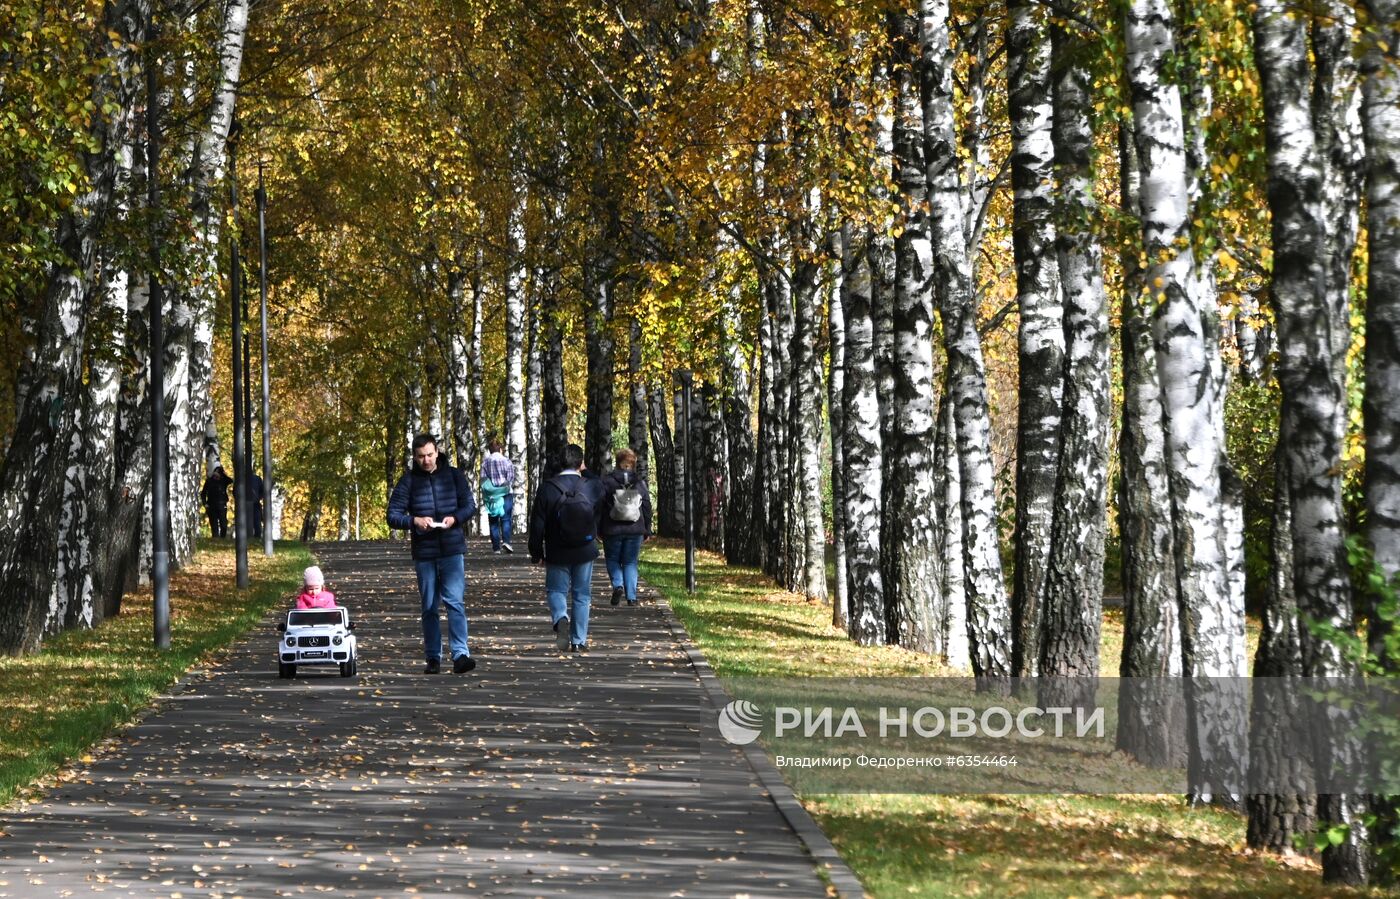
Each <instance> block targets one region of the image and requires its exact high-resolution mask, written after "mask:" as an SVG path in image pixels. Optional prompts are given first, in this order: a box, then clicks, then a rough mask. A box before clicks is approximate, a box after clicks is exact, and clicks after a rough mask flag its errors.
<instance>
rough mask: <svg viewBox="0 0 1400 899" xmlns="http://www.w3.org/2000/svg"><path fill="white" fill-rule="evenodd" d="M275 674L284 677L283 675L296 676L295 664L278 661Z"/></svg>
mask: <svg viewBox="0 0 1400 899" xmlns="http://www.w3.org/2000/svg"><path fill="white" fill-rule="evenodd" d="M277 676H278V677H284V678H285V677H296V676H297V666H295V665H288V664H287V663H286V662H278V663H277Z"/></svg>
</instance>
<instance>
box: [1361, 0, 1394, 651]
mask: <svg viewBox="0 0 1400 899" xmlns="http://www.w3.org/2000/svg"><path fill="white" fill-rule="evenodd" d="M1370 13H1371V16H1372V17H1373V19H1374V23H1375V24H1374V27H1375V30H1376V32H1377V33H1376V36H1375V38H1374V44H1373V45H1372V46H1371V47H1370V48H1369V50H1368V52H1367V54H1366V58H1365V62H1364V65H1365V70H1366V71H1365V81H1364V102H1363V104H1362V108H1361V112H1362V117H1361V121H1362V124H1363V125H1364V126H1365V139H1366V152H1367V163H1368V165H1367V177H1366V230H1367V236H1368V240H1369V242H1370V249H1369V252H1368V254H1367V259H1368V268H1367V273H1366V274H1367V280H1366V396H1365V426H1366V487H1365V491H1364V492H1365V494H1366V537H1367V540H1368V541H1369V543H1370V545H1371V550H1372V552H1373V553H1374V554H1375V560H1376V565H1377V567H1378V568H1379V569H1380V571H1381V572H1382V573H1383V574H1384V575H1385V576H1387V577H1390V578H1393V577H1395V575H1396V574H1397V573H1400V406H1397V399H1396V398H1397V397H1400V53H1397V49H1396V48H1397V47H1400V5H1397V4H1396V3H1395V2H1394V0H1390V2H1385V0H1376V2H1373V3H1372V4H1371V6H1370ZM1376 611H1377V610H1376V609H1370V610H1369V613H1370V617H1369V632H1370V639H1371V646H1372V649H1373V651H1374V652H1376V654H1377V656H1378V657H1379V658H1381V659H1383V660H1385V662H1386V663H1387V664H1389V665H1395V664H1396V663H1397V662H1400V660H1397V659H1388V658H1386V653H1385V652H1384V651H1383V649H1382V644H1383V641H1384V637H1385V635H1386V634H1387V633H1388V632H1389V630H1390V628H1392V627H1393V624H1388V623H1386V622H1384V621H1383V620H1381V619H1380V618H1379V616H1378V615H1377V614H1376Z"/></svg>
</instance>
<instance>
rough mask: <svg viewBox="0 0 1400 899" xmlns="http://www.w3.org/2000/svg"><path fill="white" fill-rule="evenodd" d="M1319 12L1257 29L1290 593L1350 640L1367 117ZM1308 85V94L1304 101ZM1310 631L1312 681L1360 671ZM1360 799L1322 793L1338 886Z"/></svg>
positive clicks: (1333, 20)
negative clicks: (1359, 198) (1351, 280)
mask: <svg viewBox="0 0 1400 899" xmlns="http://www.w3.org/2000/svg"><path fill="white" fill-rule="evenodd" d="M1323 12H1324V13H1325V15H1322V16H1320V18H1319V20H1318V21H1315V22H1314V23H1313V26H1312V46H1311V53H1309V45H1308V38H1307V31H1306V28H1305V23H1304V22H1302V21H1301V20H1300V18H1299V17H1298V16H1297V15H1296V13H1294V12H1293V11H1291V10H1286V9H1284V8H1283V7H1282V6H1281V5H1280V4H1279V3H1277V2H1276V0H1263V2H1261V3H1260V4H1259V5H1258V7H1257V9H1256V12H1255V15H1254V27H1255V46H1256V60H1257V62H1258V66H1259V73H1260V86H1261V88H1262V91H1263V99H1264V113H1265V132H1266V135H1267V137H1268V164H1269V189H1268V196H1269V206H1270V212H1271V213H1272V222H1271V232H1272V233H1271V238H1272V243H1273V251H1274V265H1273V279H1272V288H1273V291H1272V293H1273V298H1274V306H1275V320H1276V322H1277V327H1278V354H1279V362H1278V378H1279V386H1280V388H1281V393H1282V402H1281V405H1280V410H1279V443H1280V446H1282V447H1283V453H1284V460H1283V461H1284V465H1283V466H1282V467H1284V468H1285V470H1286V477H1287V482H1288V487H1289V497H1288V499H1289V506H1290V508H1289V512H1290V514H1291V516H1292V527H1291V529H1290V531H1291V535H1292V553H1293V572H1294V585H1293V586H1294V590H1295V592H1296V595H1297V602H1298V610H1299V612H1300V614H1302V615H1304V616H1306V617H1308V618H1311V619H1313V620H1315V621H1321V622H1325V623H1327V624H1329V625H1331V626H1333V627H1336V628H1339V629H1341V630H1343V631H1352V630H1353V629H1354V627H1355V618H1354V613H1353V608H1352V598H1351V582H1350V572H1349V571H1348V565H1347V552H1346V545H1345V537H1346V535H1345V532H1344V529H1343V522H1344V521H1345V520H1346V513H1345V509H1344V507H1343V503H1342V491H1341V486H1342V485H1341V452H1342V440H1343V437H1344V435H1345V433H1346V416H1347V399H1346V383H1345V358H1344V354H1345V348H1346V346H1347V345H1348V344H1349V342H1350V327H1349V297H1348V290H1347V281H1348V275H1349V270H1350V264H1351V249H1352V247H1351V245H1350V242H1351V237H1352V235H1351V234H1348V233H1347V232H1348V229H1349V228H1350V227H1351V225H1350V220H1349V217H1350V216H1352V215H1354V211H1352V210H1348V209H1344V208H1341V205H1342V204H1347V203H1349V202H1354V201H1352V200H1350V199H1349V197H1348V195H1347V191H1348V190H1350V189H1351V187H1352V185H1353V184H1354V183H1355V181H1354V178H1355V172H1354V171H1351V170H1349V166H1351V165H1352V161H1351V159H1350V153H1351V152H1352V151H1351V150H1349V148H1348V141H1349V140H1350V138H1349V137H1348V136H1347V134H1348V132H1349V130H1350V128H1351V121H1350V120H1351V119H1352V118H1353V117H1354V115H1355V114H1356V111H1357V110H1356V105H1355V97H1354V94H1355V90H1356V85H1355V78H1354V71H1353V69H1354V67H1353V65H1352V63H1351V62H1350V37H1349V28H1350V24H1349V23H1350V18H1349V16H1350V12H1349V11H1348V10H1346V9H1343V8H1341V7H1340V6H1339V5H1337V4H1327V5H1326V7H1325V9H1324V11H1323ZM1310 63H1311V64H1310ZM1314 66H1315V68H1314ZM1309 86H1311V88H1312V91H1311V96H1308V95H1307V94H1306V93H1305V92H1306V91H1307V89H1308V87H1309ZM1329 192H1337V193H1339V194H1340V195H1339V196H1329ZM1352 196H1354V194H1353V195H1352ZM1300 633H1301V634H1302V636H1303V641H1302V648H1303V652H1302V662H1303V673H1304V674H1306V675H1310V676H1344V675H1349V674H1354V673H1355V666H1354V663H1353V662H1352V661H1350V660H1349V659H1347V658H1346V657H1345V655H1344V653H1343V651H1342V648H1341V647H1340V646H1339V645H1337V644H1336V643H1334V642H1332V641H1330V640H1324V639H1319V638H1317V637H1315V636H1314V635H1313V634H1312V633H1311V631H1309V630H1306V629H1305V630H1303V631H1300ZM1354 724H1355V722H1354V719H1349V718H1344V719H1341V720H1339V721H1338V725H1339V726H1338V728H1337V729H1336V732H1335V733H1334V734H1329V735H1323V737H1322V738H1321V739H1320V740H1319V742H1318V744H1317V746H1316V750H1317V765H1318V770H1319V775H1320V778H1321V779H1323V780H1326V779H1328V774H1329V773H1330V771H1332V770H1348V769H1350V768H1351V766H1353V765H1357V764H1360V761H1359V759H1357V758H1356V757H1355V753H1356V751H1357V747H1356V746H1355V745H1354V743H1353V741H1352V739H1351V733H1352V731H1353V730H1354ZM1363 803H1364V799H1363V797H1357V796H1351V795H1339V794H1331V795H1322V796H1319V798H1318V817H1319V818H1320V819H1321V820H1322V821H1323V822H1324V823H1326V824H1329V825H1334V824H1346V825H1348V826H1349V830H1348V831H1347V836H1346V839H1345V840H1343V841H1342V843H1341V844H1340V845H1336V846H1329V847H1327V848H1326V849H1324V850H1323V854H1322V864H1323V875H1324V877H1325V879H1327V880H1328V881H1331V882H1346V883H1364V882H1365V881H1366V879H1367V877H1368V873H1369V872H1368V868H1369V860H1368V857H1367V856H1368V853H1367V835H1366V828H1365V826H1364V825H1363V824H1362V822H1361V820H1360V814H1361V812H1362V808H1363Z"/></svg>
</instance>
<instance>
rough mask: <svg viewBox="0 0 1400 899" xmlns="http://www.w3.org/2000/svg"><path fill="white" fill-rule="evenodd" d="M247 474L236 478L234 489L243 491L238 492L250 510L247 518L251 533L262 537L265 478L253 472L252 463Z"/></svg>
mask: <svg viewBox="0 0 1400 899" xmlns="http://www.w3.org/2000/svg"><path fill="white" fill-rule="evenodd" d="M246 475H247V476H246V477H245V478H244V479H242V480H239V479H237V478H235V479H234V482H233V489H234V491H235V492H237V491H240V490H241V491H243V492H242V493H239V494H238V497H239V499H241V500H242V501H243V503H244V504H245V508H247V510H248V518H246V519H245V520H246V521H247V522H248V529H249V533H251V534H252V535H253V536H254V537H258V538H261V537H262V535H263V499H264V498H265V497H264V495H263V494H264V488H263V479H262V478H260V477H258V476H257V475H256V474H255V473H254V472H253V466H251V465H249V466H248V471H247V472H246Z"/></svg>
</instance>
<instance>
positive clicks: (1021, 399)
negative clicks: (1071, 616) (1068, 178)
mask: <svg viewBox="0 0 1400 899" xmlns="http://www.w3.org/2000/svg"><path fill="white" fill-rule="evenodd" d="M1009 13H1010V25H1009V29H1008V31H1007V38H1006V46H1007V65H1008V69H1009V71H1008V76H1007V77H1008V82H1009V83H1008V88H1009V98H1008V100H1009V115H1010V117H1011V140H1012V150H1011V162H1010V164H1011V185H1012V191H1013V201H1012V215H1013V226H1012V251H1013V254H1014V256H1015V260H1016V305H1017V308H1018V309H1019V311H1020V327H1019V330H1018V333H1017V369H1018V380H1019V389H1018V391H1017V403H1018V410H1017V419H1016V420H1017V431H1016V530H1015V535H1014V538H1013V540H1014V543H1015V547H1016V568H1015V574H1014V577H1013V584H1012V594H1011V617H1012V634H1011V637H1012V648H1011V656H1012V668H1013V670H1014V673H1015V675H1016V676H1017V677H1030V676H1033V675H1034V674H1035V673H1036V671H1037V670H1038V669H1039V665H1040V616H1041V608H1042V598H1043V594H1044V590H1045V569H1046V566H1047V564H1048V562H1049V554H1050V527H1051V523H1052V522H1053V520H1054V508H1055V505H1054V501H1055V480H1056V477H1057V476H1058V471H1059V455H1060V405H1061V401H1062V400H1061V397H1062V394H1063V390H1064V376H1063V371H1064V353H1065V331H1064V321H1063V308H1062V306H1061V301H1060V286H1059V264H1058V262H1057V260H1056V258H1055V240H1056V238H1055V223H1054V220H1053V217H1052V205H1053V200H1052V196H1053V189H1054V173H1053V164H1054V153H1055V149H1054V145H1053V141H1052V136H1051V123H1052V119H1053V114H1054V105H1053V104H1052V103H1051V90H1050V85H1051V81H1050V32H1049V26H1048V12H1047V11H1046V10H1045V8H1044V7H1042V6H1041V5H1040V4H1038V3H1034V2H1031V0H1013V2H1011V3H1010V4H1009Z"/></svg>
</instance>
